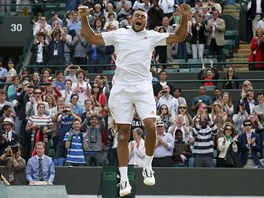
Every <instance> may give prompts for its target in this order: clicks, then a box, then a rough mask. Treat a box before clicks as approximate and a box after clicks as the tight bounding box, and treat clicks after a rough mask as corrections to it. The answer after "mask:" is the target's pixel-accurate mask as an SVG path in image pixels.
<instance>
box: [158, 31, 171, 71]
mask: <svg viewBox="0 0 264 198" xmlns="http://www.w3.org/2000/svg"><path fill="white" fill-rule="evenodd" d="M158 32H160V33H166V29H165V28H164V27H161V28H159V30H158ZM167 50H168V48H167V46H157V47H155V52H156V54H157V57H158V58H157V62H158V63H163V64H164V63H167V59H168V58H167V57H168V55H167ZM161 67H162V68H163V69H166V65H162V66H161Z"/></svg>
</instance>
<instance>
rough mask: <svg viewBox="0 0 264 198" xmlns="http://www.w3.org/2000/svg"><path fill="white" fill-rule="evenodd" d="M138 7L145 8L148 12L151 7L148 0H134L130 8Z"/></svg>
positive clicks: (135, 8)
mask: <svg viewBox="0 0 264 198" xmlns="http://www.w3.org/2000/svg"><path fill="white" fill-rule="evenodd" d="M139 8H141V9H144V10H146V12H147V13H148V11H149V10H150V8H151V4H150V2H149V0H143V1H140V0H136V1H135V2H134V5H133V8H132V9H133V10H137V9H139Z"/></svg>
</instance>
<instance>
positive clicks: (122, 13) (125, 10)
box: [116, 0, 132, 22]
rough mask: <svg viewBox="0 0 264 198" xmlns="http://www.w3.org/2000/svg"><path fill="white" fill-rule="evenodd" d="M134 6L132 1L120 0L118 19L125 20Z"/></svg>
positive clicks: (117, 10)
mask: <svg viewBox="0 0 264 198" xmlns="http://www.w3.org/2000/svg"><path fill="white" fill-rule="evenodd" d="M131 8H132V3H131V1H128V0H120V1H119V2H117V3H116V13H117V20H118V21H119V22H121V21H122V20H125V19H126V17H127V16H128V15H129V14H130V11H131Z"/></svg>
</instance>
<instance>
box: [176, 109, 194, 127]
mask: <svg viewBox="0 0 264 198" xmlns="http://www.w3.org/2000/svg"><path fill="white" fill-rule="evenodd" d="M178 115H182V116H183V124H184V123H185V125H186V126H187V127H191V126H193V121H192V117H191V115H190V114H189V112H188V109H187V105H186V104H180V105H179V107H178Z"/></svg>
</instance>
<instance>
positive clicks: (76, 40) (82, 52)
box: [72, 31, 87, 65]
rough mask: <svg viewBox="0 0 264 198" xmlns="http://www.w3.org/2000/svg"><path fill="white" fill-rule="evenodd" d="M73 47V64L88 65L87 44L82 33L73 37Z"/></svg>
mask: <svg viewBox="0 0 264 198" xmlns="http://www.w3.org/2000/svg"><path fill="white" fill-rule="evenodd" d="M72 47H73V61H72V62H73V64H75V65H86V64H87V55H86V50H87V49H86V48H87V43H86V40H85V38H84V37H83V34H82V33H81V31H80V32H78V33H77V34H76V36H75V37H73V41H72Z"/></svg>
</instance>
